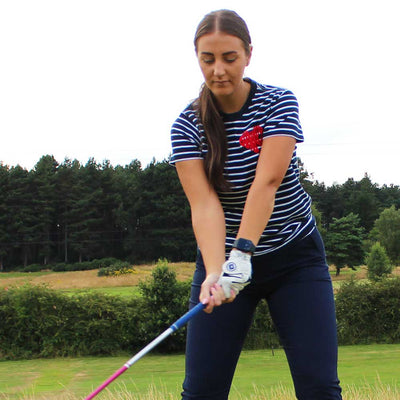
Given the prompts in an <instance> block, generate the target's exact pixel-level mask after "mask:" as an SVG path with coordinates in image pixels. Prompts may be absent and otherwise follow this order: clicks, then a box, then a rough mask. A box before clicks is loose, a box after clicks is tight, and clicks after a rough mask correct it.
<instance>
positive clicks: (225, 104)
mask: <svg viewBox="0 0 400 400" xmlns="http://www.w3.org/2000/svg"><path fill="white" fill-rule="evenodd" d="M242 82H243V83H242V85H241V86H240V88H238V90H237V91H236V92H235V93H233V94H232V95H229V96H220V97H217V98H216V100H217V103H218V107H219V108H220V110H221V111H222V112H224V113H225V114H232V113H235V112H238V111H239V110H240V109H241V108H242V107H243V106H244V104H245V103H246V101H247V98H248V97H249V93H250V88H251V84H250V82H248V81H245V80H243V81H242Z"/></svg>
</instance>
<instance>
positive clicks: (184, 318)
mask: <svg viewBox="0 0 400 400" xmlns="http://www.w3.org/2000/svg"><path fill="white" fill-rule="evenodd" d="M205 308H206V305H205V304H203V303H199V304H197V305H196V306H194V307H193V308H192V309H191V310H189V311H188V312H187V313H186V314H184V315H182V317H180V318H179V319H178V320H176V321H175V322H174V323H173V324H172V325H171V326H170V329H172V331H173V332H175V331H176V330H178V329H179V328H181V327H182V326H183V325H185V324H186V323H187V322H188V321H189V319H191V318H193V317H194V316H195V315H196V314H197V313H198V312H200V311H201V310H204V309H205Z"/></svg>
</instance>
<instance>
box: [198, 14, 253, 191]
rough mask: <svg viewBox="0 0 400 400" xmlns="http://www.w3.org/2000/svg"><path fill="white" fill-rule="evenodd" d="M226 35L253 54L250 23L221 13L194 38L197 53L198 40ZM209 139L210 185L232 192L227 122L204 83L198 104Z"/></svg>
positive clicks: (210, 16)
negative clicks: (226, 173)
mask: <svg viewBox="0 0 400 400" xmlns="http://www.w3.org/2000/svg"><path fill="white" fill-rule="evenodd" d="M217 31H219V32H224V33H227V34H229V35H233V36H236V37H238V38H239V39H241V40H242V42H243V46H244V49H245V51H246V53H247V54H250V47H251V38H250V33H249V30H248V28H247V25H246V22H245V21H244V20H243V19H242V18H241V17H240V16H239V15H238V14H237V13H236V12H234V11H231V10H218V11H213V12H211V13H209V14H207V15H205V16H204V18H203V19H202V20H201V21H200V23H199V25H198V27H197V30H196V34H195V37H194V47H195V49H196V52H197V41H198V40H199V38H200V37H201V36H203V35H206V34H207V33H213V32H217ZM194 105H195V108H196V110H197V112H198V115H199V118H200V120H201V123H202V124H203V128H204V132H205V135H206V139H207V146H208V151H207V155H206V158H205V162H204V167H205V170H206V174H207V177H208V180H209V182H210V183H211V185H212V186H213V187H214V188H215V189H216V190H222V191H224V190H229V189H230V186H229V183H228V182H227V181H226V179H225V177H224V175H223V172H224V166H225V161H226V157H227V152H228V149H227V142H226V132H225V126H224V122H223V120H222V117H221V115H220V113H219V110H218V106H217V104H216V101H215V98H214V95H213V94H212V92H211V90H210V89H209V88H208V87H207V86H206V84H205V83H204V84H203V85H202V87H201V90H200V94H199V97H198V98H197V100H196V101H195V103H194Z"/></svg>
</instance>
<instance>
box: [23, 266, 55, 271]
mask: <svg viewBox="0 0 400 400" xmlns="http://www.w3.org/2000/svg"><path fill="white" fill-rule="evenodd" d="M46 268H49V266H48V265H42V264H30V265H27V266H26V267H23V268H22V269H21V272H40V271H41V270H43V269H46Z"/></svg>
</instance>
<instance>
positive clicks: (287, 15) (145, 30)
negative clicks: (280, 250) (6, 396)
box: [0, 0, 400, 185]
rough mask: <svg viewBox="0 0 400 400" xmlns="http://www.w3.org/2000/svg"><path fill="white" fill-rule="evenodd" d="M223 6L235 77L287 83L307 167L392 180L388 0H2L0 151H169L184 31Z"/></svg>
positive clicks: (395, 107) (179, 94)
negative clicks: (242, 44) (236, 43)
mask: <svg viewBox="0 0 400 400" xmlns="http://www.w3.org/2000/svg"><path fill="white" fill-rule="evenodd" d="M220 8H229V9H233V10H235V11H237V12H238V13H239V14H240V15H241V16H242V17H243V18H244V19H245V20H246V21H247V24H248V26H249V29H250V33H251V36H252V39H253V45H254V51H253V57H252V61H251V64H250V66H249V67H248V69H247V70H246V75H247V76H250V77H251V78H253V79H255V80H258V81H259V82H262V83H266V84H271V85H276V86H281V87H285V88H288V89H291V90H292V91H293V92H294V93H295V94H296V96H297V98H298V101H299V105H300V117H301V121H302V125H303V130H304V136H305V143H304V144H301V145H299V149H298V154H299V155H300V157H301V158H302V160H303V162H304V163H305V166H306V168H307V170H308V171H309V172H312V173H314V178H315V179H317V180H318V181H320V182H325V183H326V184H328V185H330V184H332V183H333V182H337V183H343V182H345V181H346V179H347V178H349V177H352V178H354V179H356V180H359V179H361V178H362V177H363V176H364V173H366V172H367V173H368V174H369V175H370V177H371V179H372V181H373V182H376V183H378V184H380V185H382V184H391V183H394V184H397V185H400V172H399V166H398V164H399V162H398V161H397V159H398V155H397V153H398V151H399V145H400V128H399V124H397V122H398V119H399V115H400V96H399V93H400V77H399V76H400V72H399V71H400V61H399V59H400V57H399V39H400V24H399V11H398V1H396V0H379V1H378V0H377V1H369V0H336V1H325V0H305V1H302V0H281V1H276V0H274V1H272V0H263V1H259V0H257V1H252V0H247V1H243V0H240V1H236V0H229V1H219V0H212V1H211V0H202V1H197V2H196V1H193V2H192V1H187V0H169V1H158V2H157V1H133V0H130V1H125V0H113V1H111V0H110V1H104V0H103V1H102V0H68V1H58V0H48V1H44V0H29V1H28V0H12V1H11V0H10V1H1V2H0V137H1V146H0V161H2V162H3V164H7V165H9V166H14V165H16V164H19V165H21V166H23V167H25V168H27V169H31V168H33V167H34V165H35V163H36V162H37V161H38V160H39V159H40V157H41V156H42V155H45V154H52V155H53V156H54V157H55V158H56V159H57V161H58V162H60V163H61V162H62V161H63V160H64V158H66V157H68V158H71V159H78V160H79V161H81V162H82V163H86V162H87V161H88V159H89V158H90V157H93V158H94V159H95V160H96V161H98V162H100V163H101V162H102V161H103V160H110V162H111V164H112V165H114V166H115V165H118V164H120V165H125V164H128V163H129V162H130V161H131V160H133V159H139V160H140V161H141V162H142V165H143V167H145V166H146V165H147V164H148V163H149V162H150V161H151V160H152V158H153V157H154V158H155V159H156V160H157V161H161V160H163V159H165V158H167V157H168V155H169V153H170V149H171V147H170V137H169V133H170V127H171V124H172V123H173V121H174V119H175V118H176V117H177V116H178V114H179V113H180V111H181V110H182V109H183V108H184V107H185V106H186V104H187V103H188V102H189V101H191V100H192V99H193V98H195V97H196V96H197V94H198V91H199V88H200V85H201V83H202V76H201V74H200V71H199V68H198V65H197V60H196V57H195V54H194V50H193V42H192V41H193V35H194V31H195V29H196V26H197V24H198V22H199V21H200V19H201V18H202V17H203V15H204V14H206V13H207V12H209V11H212V10H215V9H220Z"/></svg>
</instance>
